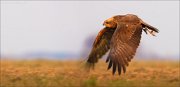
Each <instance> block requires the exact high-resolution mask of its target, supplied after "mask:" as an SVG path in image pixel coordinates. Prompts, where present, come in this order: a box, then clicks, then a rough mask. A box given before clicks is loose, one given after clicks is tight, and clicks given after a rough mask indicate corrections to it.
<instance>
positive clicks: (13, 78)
mask: <svg viewBox="0 0 180 87" xmlns="http://www.w3.org/2000/svg"><path fill="white" fill-rule="evenodd" d="M83 66H84V64H83V63H81V62H78V61H49V60H34V61H33V60H31V61H9V60H8V61H7V60H1V81H0V87H79V86H81V87H127V86H128V87H179V86H180V78H179V77H180V76H179V63H178V62H175V61H132V62H131V63H130V66H129V67H128V69H127V72H126V74H121V76H118V75H117V74H116V75H114V76H113V75H112V73H111V70H109V71H107V69H106V68H107V64H105V63H104V61H103V62H102V61H100V62H99V63H98V64H97V66H96V68H95V70H94V71H91V72H90V73H88V72H86V71H85V70H84V69H83Z"/></svg>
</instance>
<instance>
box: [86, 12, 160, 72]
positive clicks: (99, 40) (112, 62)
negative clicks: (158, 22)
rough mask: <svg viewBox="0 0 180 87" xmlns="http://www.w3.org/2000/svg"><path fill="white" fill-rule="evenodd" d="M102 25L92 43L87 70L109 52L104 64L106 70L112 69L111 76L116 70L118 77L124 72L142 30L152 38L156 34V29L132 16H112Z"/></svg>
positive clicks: (137, 44) (133, 53) (134, 51)
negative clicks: (106, 64) (106, 65)
mask: <svg viewBox="0 0 180 87" xmlns="http://www.w3.org/2000/svg"><path fill="white" fill-rule="evenodd" d="M103 25H104V26H105V27H104V28H103V29H102V30H101V31H100V32H99V33H98V35H97V37H96V39H95V41H94V43H93V48H92V50H91V52H90V54H89V56H88V59H87V65H88V66H89V68H94V65H95V63H97V62H98V59H100V58H101V57H102V56H103V55H105V53H106V52H108V50H110V52H109V55H108V57H107V59H106V63H109V65H108V68H107V69H108V70H109V69H110V68H111V67H112V74H113V75H114V74H115V72H116V69H117V70H118V74H119V75H120V74H121V71H122V70H123V72H124V73H125V72H126V67H127V66H128V65H129V62H130V61H131V59H132V58H133V56H134V55H135V53H136V49H137V48H138V46H139V43H140V39H141V33H142V30H144V32H145V33H146V34H147V32H149V33H150V34H151V35H153V36H155V34H154V33H158V29H156V28H155V27H153V26H151V25H149V24H147V23H145V22H143V21H142V20H141V19H140V18H138V17H137V16H136V15H133V14H126V15H117V16H113V17H111V18H109V19H107V20H105V21H104V23H103Z"/></svg>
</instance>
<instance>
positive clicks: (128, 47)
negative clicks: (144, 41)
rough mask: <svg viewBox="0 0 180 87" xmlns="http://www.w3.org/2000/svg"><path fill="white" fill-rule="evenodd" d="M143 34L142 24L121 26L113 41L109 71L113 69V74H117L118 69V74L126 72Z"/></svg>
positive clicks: (109, 58)
mask: <svg viewBox="0 0 180 87" xmlns="http://www.w3.org/2000/svg"><path fill="white" fill-rule="evenodd" d="M141 33H142V26H141V25H140V24H136V25H132V24H124V23H122V24H119V26H118V27H117V28H116V31H115V32H114V34H113V37H112V39H111V45H110V47H111V49H110V53H109V56H108V58H107V60H106V62H109V65H108V69H110V68H111V67H113V69H112V73H113V74H115V72H116V69H117V70H118V74H119V75H120V74H121V71H122V70H123V71H124V73H125V72H126V66H128V62H130V61H131V59H132V58H133V56H134V55H135V52H136V49H137V47H138V46H139V43H140V39H141Z"/></svg>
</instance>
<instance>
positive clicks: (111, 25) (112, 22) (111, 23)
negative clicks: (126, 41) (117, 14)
mask: <svg viewBox="0 0 180 87" xmlns="http://www.w3.org/2000/svg"><path fill="white" fill-rule="evenodd" d="M103 25H104V26H106V27H108V28H116V27H117V23H116V22H115V19H114V18H113V17H112V18H109V19H107V20H105V21H104V23H103Z"/></svg>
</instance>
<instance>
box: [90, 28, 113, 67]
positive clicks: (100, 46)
mask: <svg viewBox="0 0 180 87" xmlns="http://www.w3.org/2000/svg"><path fill="white" fill-rule="evenodd" d="M114 31H115V29H111V28H107V27H106V28H104V29H102V30H101V31H100V32H99V33H98V35H97V37H96V39H95V41H94V44H93V48H92V50H91V52H90V54H89V56H88V60H87V65H88V67H92V68H93V67H94V64H95V63H96V62H97V61H98V59H99V58H101V57H102V56H103V55H104V54H105V53H106V52H107V51H108V50H109V48H110V41H111V37H112V35H113V33H114Z"/></svg>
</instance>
